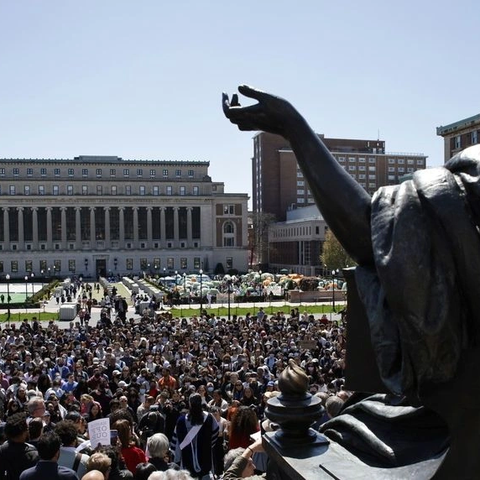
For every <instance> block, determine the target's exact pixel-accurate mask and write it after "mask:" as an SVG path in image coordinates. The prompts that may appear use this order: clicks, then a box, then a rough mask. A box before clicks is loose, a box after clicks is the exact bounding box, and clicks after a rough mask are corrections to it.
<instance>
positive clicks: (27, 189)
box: [23, 185, 30, 195]
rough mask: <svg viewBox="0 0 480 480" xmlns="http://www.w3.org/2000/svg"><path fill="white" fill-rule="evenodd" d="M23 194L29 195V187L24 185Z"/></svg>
mask: <svg viewBox="0 0 480 480" xmlns="http://www.w3.org/2000/svg"><path fill="white" fill-rule="evenodd" d="M23 193H24V194H25V195H30V185H25V186H24V187H23Z"/></svg>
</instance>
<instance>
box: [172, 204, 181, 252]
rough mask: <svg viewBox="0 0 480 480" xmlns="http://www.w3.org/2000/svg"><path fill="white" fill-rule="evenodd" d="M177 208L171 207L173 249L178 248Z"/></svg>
mask: <svg viewBox="0 0 480 480" xmlns="http://www.w3.org/2000/svg"><path fill="white" fill-rule="evenodd" d="M179 210H180V209H179V208H178V207H173V241H174V242H175V243H174V246H175V247H178V246H179V245H180V242H179V240H180V229H179V226H178V212H179Z"/></svg>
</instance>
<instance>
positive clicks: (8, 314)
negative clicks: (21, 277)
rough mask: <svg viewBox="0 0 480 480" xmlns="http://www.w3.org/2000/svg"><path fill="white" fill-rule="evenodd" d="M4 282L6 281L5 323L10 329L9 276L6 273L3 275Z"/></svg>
mask: <svg viewBox="0 0 480 480" xmlns="http://www.w3.org/2000/svg"><path fill="white" fill-rule="evenodd" d="M5 280H7V321H8V326H9V327H10V300H11V298H10V275H9V274H8V273H7V274H6V275H5Z"/></svg>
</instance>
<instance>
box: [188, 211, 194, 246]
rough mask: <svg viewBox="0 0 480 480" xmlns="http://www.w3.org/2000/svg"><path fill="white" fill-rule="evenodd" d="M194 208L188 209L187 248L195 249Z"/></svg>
mask: <svg viewBox="0 0 480 480" xmlns="http://www.w3.org/2000/svg"><path fill="white" fill-rule="evenodd" d="M192 236H193V234H192V207H188V208H187V247H189V248H191V247H193V238H192Z"/></svg>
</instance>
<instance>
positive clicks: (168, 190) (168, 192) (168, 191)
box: [165, 186, 172, 195]
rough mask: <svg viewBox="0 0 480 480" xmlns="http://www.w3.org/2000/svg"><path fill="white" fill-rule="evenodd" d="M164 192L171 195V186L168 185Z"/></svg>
mask: <svg viewBox="0 0 480 480" xmlns="http://www.w3.org/2000/svg"><path fill="white" fill-rule="evenodd" d="M165 193H166V194H167V195H171V194H172V187H171V186H168V187H167V190H166V192H165Z"/></svg>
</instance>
